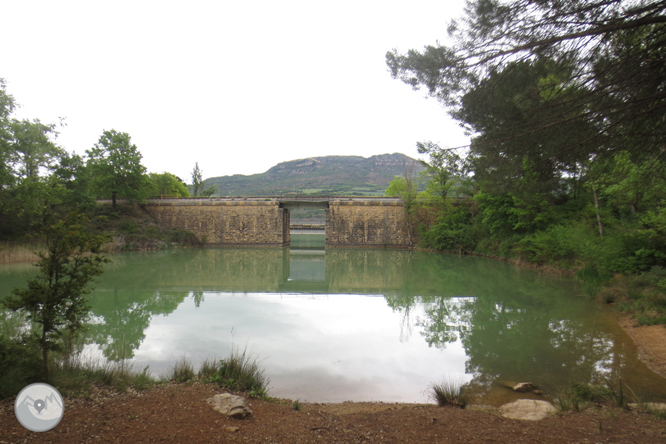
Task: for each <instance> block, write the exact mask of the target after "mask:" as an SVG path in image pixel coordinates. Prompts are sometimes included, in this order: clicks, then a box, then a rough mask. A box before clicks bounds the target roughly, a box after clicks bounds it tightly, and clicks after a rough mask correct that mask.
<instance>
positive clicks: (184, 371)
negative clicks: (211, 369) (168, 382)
mask: <svg viewBox="0 0 666 444" xmlns="http://www.w3.org/2000/svg"><path fill="white" fill-rule="evenodd" d="M195 374H196V373H194V367H192V363H191V362H189V361H188V360H187V358H186V357H185V356H183V357H182V358H180V359H178V360H177V361H176V363H175V364H174V365H173V368H172V369H171V379H172V380H174V381H176V382H187V381H190V380H191V379H193V378H194V376H195Z"/></svg>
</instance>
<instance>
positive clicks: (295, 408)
mask: <svg viewBox="0 0 666 444" xmlns="http://www.w3.org/2000/svg"><path fill="white" fill-rule="evenodd" d="M292 407H293V409H294V410H296V411H297V412H298V411H300V410H301V403H300V402H298V399H297V400H296V401H294V405H293V406H292Z"/></svg>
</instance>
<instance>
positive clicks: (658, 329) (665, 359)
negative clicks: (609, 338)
mask: <svg viewBox="0 0 666 444" xmlns="http://www.w3.org/2000/svg"><path fill="white" fill-rule="evenodd" d="M619 324H620V326H621V327H622V328H623V329H624V331H625V332H627V334H628V335H629V337H630V338H631V339H632V340H633V341H634V344H636V348H637V349H638V359H640V360H641V361H643V362H644V363H645V365H647V366H648V368H649V369H650V370H652V371H653V372H655V373H657V374H658V375H660V376H662V377H663V378H666V327H665V326H663V325H649V326H648V325H642V326H638V325H637V324H636V320H635V319H633V318H632V317H630V316H628V315H624V316H622V317H621V318H620V320H619Z"/></svg>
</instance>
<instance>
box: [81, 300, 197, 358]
mask: <svg viewBox="0 0 666 444" xmlns="http://www.w3.org/2000/svg"><path fill="white" fill-rule="evenodd" d="M187 294H188V293H187V292H177V293H165V292H160V291H154V292H151V291H136V290H135V291H132V290H119V289H118V288H114V289H113V294H110V292H97V293H94V294H93V295H92V297H91V301H90V302H91V306H92V310H91V317H92V323H91V324H90V325H89V329H88V334H87V336H88V337H89V338H90V340H91V341H93V342H95V343H97V344H99V346H100V348H101V349H102V351H103V353H104V356H106V357H107V358H108V359H111V360H114V361H118V360H122V359H129V358H132V357H133V356H134V350H136V349H137V348H139V346H140V345H141V342H143V340H144V338H145V337H146V336H145V334H144V331H145V329H146V328H148V326H149V325H150V320H151V318H152V316H153V315H156V314H165V315H167V314H169V313H172V312H173V311H174V310H175V309H176V308H177V307H178V305H179V304H180V303H181V302H183V300H184V299H185V297H186V296H187Z"/></svg>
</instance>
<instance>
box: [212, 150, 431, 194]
mask: <svg viewBox="0 0 666 444" xmlns="http://www.w3.org/2000/svg"><path fill="white" fill-rule="evenodd" d="M410 170H411V171H412V172H413V173H414V174H417V173H418V172H420V171H422V170H423V167H422V166H421V165H420V164H419V162H418V161H417V160H415V159H413V158H411V157H409V156H406V155H404V154H401V153H392V154H377V155H374V156H370V157H362V156H339V155H333V156H318V157H306V158H302V159H295V160H288V161H284V162H280V163H278V164H277V165H274V166H272V167H271V168H269V169H268V170H266V171H265V172H263V173H258V174H252V175H242V174H235V175H232V176H219V177H211V178H208V179H206V181H205V182H204V186H205V187H206V188H208V187H210V186H212V185H213V184H215V185H217V187H218V192H217V193H216V195H220V196H269V195H282V194H305V195H327V196H336V195H345V196H347V195H348V196H364V195H371V196H372V195H375V196H376V195H383V194H384V190H385V189H386V188H387V187H388V185H389V183H390V182H391V180H393V179H394V177H395V176H402V175H404V174H405V171H410Z"/></svg>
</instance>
